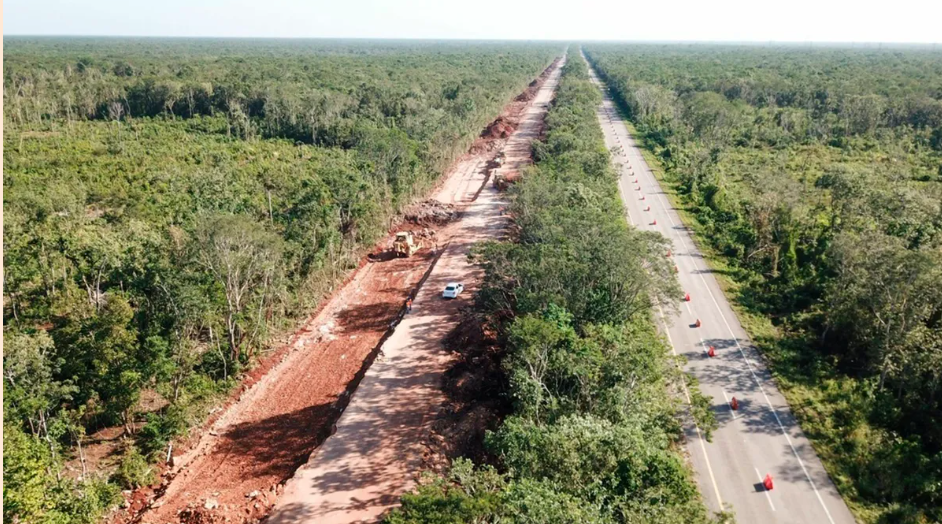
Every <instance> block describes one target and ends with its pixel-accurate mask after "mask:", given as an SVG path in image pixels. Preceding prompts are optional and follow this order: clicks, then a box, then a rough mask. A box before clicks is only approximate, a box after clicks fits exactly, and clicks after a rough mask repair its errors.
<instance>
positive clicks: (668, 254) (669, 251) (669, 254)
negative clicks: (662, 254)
mask: <svg viewBox="0 0 942 524" xmlns="http://www.w3.org/2000/svg"><path fill="white" fill-rule="evenodd" d="M667 256H668V257H670V256H671V250H670V249H668V250H667Z"/></svg>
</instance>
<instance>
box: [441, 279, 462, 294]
mask: <svg viewBox="0 0 942 524" xmlns="http://www.w3.org/2000/svg"><path fill="white" fill-rule="evenodd" d="M462 291H464V284H460V283H458V282H449V283H448V285H446V286H445V291H442V298H458V295H459V294H461V292H462Z"/></svg>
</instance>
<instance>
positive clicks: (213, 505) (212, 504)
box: [203, 499, 219, 509]
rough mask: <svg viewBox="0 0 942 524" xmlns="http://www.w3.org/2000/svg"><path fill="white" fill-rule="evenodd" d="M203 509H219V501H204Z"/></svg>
mask: <svg viewBox="0 0 942 524" xmlns="http://www.w3.org/2000/svg"><path fill="white" fill-rule="evenodd" d="M203 507H204V508H206V509H216V508H218V507H219V501H218V500H216V499H206V502H204V503H203Z"/></svg>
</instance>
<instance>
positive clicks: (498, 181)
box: [494, 171, 520, 191]
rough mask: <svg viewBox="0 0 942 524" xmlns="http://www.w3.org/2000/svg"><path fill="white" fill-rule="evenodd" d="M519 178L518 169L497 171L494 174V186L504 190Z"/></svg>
mask: <svg viewBox="0 0 942 524" xmlns="http://www.w3.org/2000/svg"><path fill="white" fill-rule="evenodd" d="M519 179H520V173H519V172H518V171H508V172H506V173H498V174H496V175H494V187H495V188H496V189H497V190H498V191H504V190H506V189H507V188H508V187H510V186H511V184H514V183H516V182H517V180H519Z"/></svg>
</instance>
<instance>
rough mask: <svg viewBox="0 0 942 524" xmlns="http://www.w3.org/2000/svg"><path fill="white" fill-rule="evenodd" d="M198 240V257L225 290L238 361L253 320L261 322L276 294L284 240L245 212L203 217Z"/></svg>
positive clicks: (232, 349) (257, 324) (234, 359)
mask: <svg viewBox="0 0 942 524" xmlns="http://www.w3.org/2000/svg"><path fill="white" fill-rule="evenodd" d="M194 243H195V246H194V251H195V257H196V260H197V261H198V263H199V264H201V265H202V266H203V267H204V268H206V269H207V270H208V271H209V272H210V274H211V275H212V276H213V278H214V280H215V281H216V283H217V285H219V286H220V287H221V288H222V290H223V293H224V295H225V317H226V332H227V334H228V338H229V350H230V354H229V358H230V359H231V360H232V362H237V361H238V359H239V356H240V355H241V351H242V347H243V343H244V342H245V339H246V336H248V335H249V334H250V332H249V326H252V325H254V326H255V328H256V329H258V328H259V327H260V325H261V322H262V321H263V320H264V314H265V312H266V311H267V309H268V308H270V307H271V305H272V302H273V301H274V299H275V296H276V293H275V292H276V286H278V285H279V284H280V282H279V276H280V260H281V254H282V240H281V239H280V238H279V237H278V236H276V235H274V234H272V233H270V232H269V231H267V230H266V229H265V228H264V227H263V226H262V225H260V224H259V223H258V222H256V221H254V220H251V219H249V218H247V217H245V216H241V215H228V214H214V215H207V216H205V217H203V218H202V219H201V220H200V223H199V224H198V225H197V228H196V231H195V234H194ZM253 316H254V318H253Z"/></svg>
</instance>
